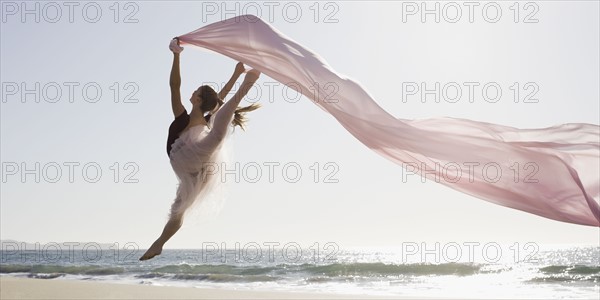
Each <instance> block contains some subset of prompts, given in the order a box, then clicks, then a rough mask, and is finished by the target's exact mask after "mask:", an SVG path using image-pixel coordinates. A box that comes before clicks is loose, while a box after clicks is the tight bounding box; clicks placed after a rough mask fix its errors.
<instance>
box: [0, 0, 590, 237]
mask: <svg viewBox="0 0 600 300" xmlns="http://www.w3.org/2000/svg"><path fill="white" fill-rule="evenodd" d="M35 3H38V5H39V6H38V7H36V6H35V5H34V4H35ZM51 3H55V4H51ZM69 3H75V4H67V3H64V2H31V3H27V4H26V5H27V6H26V7H22V6H21V5H22V2H19V1H16V2H15V1H2V20H1V23H0V24H1V26H2V28H1V31H0V36H1V56H0V58H1V63H0V65H1V77H2V79H1V81H2V103H1V160H2V188H1V189H0V193H1V194H0V195H1V205H0V208H1V209H0V216H1V220H0V225H1V228H0V233H1V238H2V239H16V240H22V241H28V242H40V243H48V242H70V241H96V242H102V243H115V242H118V243H120V244H123V243H126V242H133V243H136V244H138V245H139V247H140V248H146V247H148V246H149V245H150V244H151V242H152V241H154V239H155V238H156V237H157V236H158V234H159V233H160V231H161V230H162V227H163V225H164V223H165V221H166V217H167V213H168V209H169V207H170V205H171V202H172V200H173V199H174V196H175V188H176V184H177V180H176V177H175V174H174V173H173V171H172V169H171V166H170V164H169V160H168V158H167V155H166V151H165V141H166V134H167V128H168V125H169V124H170V122H171V120H172V112H171V108H170V98H169V86H168V76H169V70H170V66H171V59H172V55H171V53H170V51H169V50H168V43H169V40H170V39H171V38H172V37H174V36H178V35H182V34H185V33H187V32H190V31H193V30H195V29H197V28H199V27H202V26H204V25H206V24H209V23H212V22H215V21H219V20H222V19H225V18H228V17H232V16H233V15H236V14H237V15H240V14H245V13H251V14H257V15H259V16H261V17H262V18H263V19H265V20H266V21H268V22H269V23H270V24H272V25H273V26H275V27H276V28H278V29H279V30H280V31H282V32H283V33H285V34H286V35H288V36H289V37H291V38H292V39H294V40H295V41H297V42H299V43H300V44H302V45H304V46H306V47H307V48H309V49H311V50H313V51H315V52H316V53H318V54H319V55H321V56H322V57H323V58H324V59H325V60H326V61H327V62H328V63H329V64H330V65H331V66H332V68H333V69H335V70H336V71H337V72H339V73H341V74H345V75H347V76H349V77H351V78H353V79H355V80H357V81H358V82H360V83H361V84H362V85H363V86H364V87H366V89H367V90H368V91H369V92H370V93H371V94H372V95H373V97H374V98H375V99H376V101H377V102H378V103H379V104H380V105H381V106H382V107H384V108H385V109H386V110H388V111H389V112H391V113H392V114H394V115H395V116H397V117H399V118H403V119H414V118H428V117H438V116H451V117H458V118H468V119H474V120H479V121H485V122H491V123H498V124H503V125H509V126H515V127H520V128H539V127H547V126H552V125H556V124H561V123H592V124H598V123H600V120H599V119H600V115H599V111H600V107H599V99H600V95H599V89H598V82H600V78H599V70H600V68H599V67H600V63H599V52H600V47H599V37H600V32H599V28H600V24H599V19H600V18H599V15H598V14H599V13H598V12H599V4H598V2H597V1H541V2H531V3H532V4H529V5H526V4H525V2H522V3H519V4H518V5H515V4H514V2H513V1H509V2H503V1H498V2H490V3H492V4H491V5H488V6H486V7H485V9H484V4H485V3H481V4H480V5H476V6H469V4H466V3H463V2H454V3H457V5H454V4H450V5H449V4H448V3H446V2H439V4H440V7H439V22H436V20H435V15H433V14H429V15H424V16H422V15H421V9H422V7H421V4H422V3H423V2H407V3H408V4H407V3H405V4H404V6H403V4H402V3H400V2H393V1H385V2H366V1H365V2H354V1H353V2H329V4H327V5H326V4H325V3H321V2H319V3H316V2H313V1H310V2H266V3H263V2H228V3H227V4H223V3H222V2H209V1H205V2H191V1H189V2H183V1H182V2H171V1H145V2H129V3H130V4H129V5H126V4H125V3H119V5H115V4H114V3H115V2H113V1H110V2H102V1H97V2H69ZM426 5H427V6H426V7H425V8H427V9H435V2H427V4H426ZM23 8H25V9H29V10H31V11H33V12H31V13H28V14H22V9H23ZM415 9H416V10H417V11H415ZM457 9H458V10H459V11H460V17H459V15H458V14H457ZM470 9H471V10H472V11H471V10H470ZM497 9H499V10H500V14H499V15H497V14H495V11H497ZM96 12H99V13H98V14H96ZM411 12H414V13H411ZM471 12H472V13H471ZM422 17H424V18H425V19H424V20H422V19H421V18H422ZM36 18H39V20H36ZM470 18H471V21H470ZM496 19H498V20H497V21H496ZM455 20H456V22H454V21H455ZM117 21H118V22H117ZM125 21H126V22H125ZM516 21H518V22H516ZM132 22H133V23H132ZM181 63H182V64H181V69H182V81H183V84H182V88H181V90H182V95H183V100H184V104H185V105H186V106H187V108H188V110H189V108H190V107H191V105H190V104H189V102H188V99H189V95H191V92H192V91H193V90H194V89H196V88H197V87H198V86H199V85H200V84H202V83H206V82H214V83H217V84H223V83H224V82H225V81H226V80H227V79H228V78H229V76H230V75H231V73H232V71H233V68H234V66H235V63H236V62H235V61H233V60H231V59H229V58H227V57H223V56H221V55H219V54H215V53H212V52H208V51H204V50H201V49H198V48H193V47H191V46H187V47H186V49H185V50H184V52H183V53H182V56H181ZM436 82H439V83H440V85H441V86H442V87H443V86H444V85H445V84H447V83H453V82H454V83H458V84H459V85H460V86H463V87H464V89H462V93H463V95H462V98H461V99H460V100H458V101H457V102H456V103H451V102H450V101H446V100H444V99H441V101H439V102H436V101H434V99H433V98H426V99H425V103H423V102H421V100H420V94H417V95H413V96H406V98H405V99H404V101H403V95H402V86H403V83H405V85H406V83H416V84H418V85H421V84H424V85H425V87H426V88H428V89H432V88H434V86H435V83H436ZM468 82H476V83H478V84H479V88H476V90H475V92H476V94H475V96H474V99H473V102H471V101H469V99H468V96H467V92H468V88H467V87H466V85H465V83H468ZM36 83H39V87H38V88H37V91H36ZM487 83H497V84H498V85H499V86H500V87H501V89H502V97H501V98H500V100H499V101H497V102H496V103H489V102H487V101H486V100H485V99H484V98H483V97H481V87H482V86H483V85H485V84H487ZM515 83H517V84H518V87H517V85H515ZM528 83H529V84H528ZM257 86H258V88H257V89H255V90H253V91H252V92H251V93H250V94H249V97H251V98H255V99H259V100H258V102H259V103H261V104H262V106H263V107H262V108H261V109H260V110H258V111H256V112H253V113H251V114H249V118H250V121H249V123H248V128H247V130H246V132H243V131H241V130H236V132H235V133H234V138H233V147H232V149H233V152H234V159H233V161H234V162H239V163H240V165H239V169H238V170H237V171H234V173H237V174H239V175H240V180H239V183H236V182H233V181H234V180H233V176H231V177H228V178H229V180H228V182H229V185H228V187H227V193H228V196H227V199H226V201H225V204H224V207H223V209H222V211H221V212H220V214H219V215H217V216H213V217H211V218H205V217H196V218H190V219H187V220H186V224H185V225H184V227H183V228H182V229H181V230H180V232H179V233H177V235H176V236H175V237H174V238H173V239H172V240H171V241H169V243H168V244H167V245H166V247H167V248H193V247H199V245H200V244H201V243H202V242H217V243H221V242H225V243H228V244H230V245H233V243H235V242H240V243H247V242H250V241H254V242H258V243H262V242H268V241H279V242H297V243H299V244H301V245H302V246H306V247H309V246H311V245H312V244H314V243H315V242H318V243H321V244H323V243H326V242H334V243H337V244H338V245H340V246H341V247H344V246H368V247H379V246H397V245H400V244H401V243H403V242H415V241H434V242H435V241H439V242H447V241H457V242H460V241H484V242H485V241H494V242H499V243H513V242H535V243H540V244H574V243H575V244H598V243H599V242H600V240H599V239H600V238H599V236H600V231H599V229H598V228H593V227H586V226H579V225H572V224H566V223H561V222H557V221H553V220H549V219H545V218H542V217H539V216H536V215H532V214H528V213H524V212H520V211H516V210H513V209H509V208H505V207H501V206H498V205H495V204H491V203H488V202H485V201H482V200H479V199H476V198H473V197H471V196H468V195H465V194H462V193H460V192H457V191H454V190H451V189H449V188H447V187H445V186H442V185H440V184H436V183H434V182H426V183H422V182H421V180H420V178H419V177H417V176H409V178H408V180H404V181H403V179H402V175H403V170H402V168H401V167H400V166H398V165H396V164H394V163H392V162H390V161H387V160H386V159H384V158H382V157H380V156H379V155H377V154H376V153H374V152H373V151H371V150H369V149H368V148H367V147H365V146H364V145H362V144H361V143H360V142H359V141H358V140H356V139H355V138H354V137H353V136H352V135H350V134H349V133H348V132H346V130H345V129H344V128H343V127H342V126H340V125H339V124H338V123H337V122H336V121H335V119H333V118H332V117H331V116H329V115H327V114H326V113H324V112H323V111H322V110H320V109H319V108H318V107H317V106H315V105H314V104H313V103H311V102H310V100H308V99H307V98H305V97H301V98H299V99H296V95H295V94H294V92H293V91H290V90H287V89H286V88H285V87H284V86H283V85H282V84H279V83H277V82H275V81H274V80H272V79H270V78H268V77H267V76H265V75H263V76H262V77H261V78H260V79H259V81H258V83H257ZM27 90H29V91H30V92H27ZM515 90H519V91H520V93H519V96H518V98H515V94H514V91H515ZM57 92H58V93H57ZM97 92H100V93H101V94H98V93H97ZM70 93H73V94H72V95H71V94H70ZM258 93H260V94H258ZM285 93H287V94H285ZM528 95H530V96H531V98H530V102H532V101H534V100H531V99H535V100H537V102H535V103H524V99H525V97H526V96H528ZM126 100H127V101H128V102H133V103H124V101H126ZM23 101H24V102H25V103H23ZM247 103H248V102H246V104H247ZM440 147H443V145H440ZM36 163H39V167H38V168H37V169H36ZM128 163H129V164H128ZM273 163H275V164H278V166H276V167H275V168H274V171H275V172H274V174H272V176H273V177H272V178H273V180H272V182H270V180H269V178H268V172H269V168H268V165H269V164H273ZM286 165H287V166H292V167H295V168H299V169H300V170H301V172H302V174H301V176H299V177H298V178H296V179H297V182H290V181H292V179H294V178H295V177H296V173H295V171H294V170H295V169H294V168H291V169H290V168H288V169H287V170H288V172H287V173H282V170H283V169H284V168H283V167H284V166H286ZM69 166H71V167H72V169H70V167H69ZM84 166H86V169H85V170H87V172H84V171H83V170H84ZM256 166H260V170H261V172H262V177H261V178H260V179H258V180H255V170H256ZM15 168H16V169H15ZM97 169H99V170H101V172H102V174H101V176H99V177H97V176H96V175H97V174H96V170H97ZM27 170H29V171H27ZM57 170H60V172H61V174H60V176H58V175H57V173H56V171H57ZM70 170H73V171H74V172H72V178H69V173H70ZM315 170H319V172H318V175H317V174H316V172H315ZM328 175H329V177H328ZM36 176H39V182H36ZM128 176H129V178H128ZM96 177H97V178H96ZM326 178H329V180H326ZM53 181H56V182H53ZM93 181H96V182H93ZM128 181H133V182H128ZM254 181H256V182H254ZM315 181H316V182H315ZM326 181H333V182H326Z"/></svg>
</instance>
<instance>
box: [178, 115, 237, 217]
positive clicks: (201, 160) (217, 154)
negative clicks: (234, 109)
mask: <svg viewBox="0 0 600 300" xmlns="http://www.w3.org/2000/svg"><path fill="white" fill-rule="evenodd" d="M221 110H222V109H220V110H219V111H221ZM218 115H219V112H217V114H216V115H215V116H213V117H212V118H211V120H210V123H209V125H208V126H206V125H195V126H192V127H190V128H188V129H187V130H186V131H185V132H183V133H182V134H181V135H180V136H179V138H177V140H175V142H174V143H173V146H172V149H171V152H170V155H169V157H170V162H171V166H172V167H173V171H175V174H176V175H177V179H178V180H179V186H178V187H177V197H176V198H175V200H174V202H173V204H172V205H171V210H170V217H172V216H184V215H186V214H187V213H189V212H190V208H192V207H194V208H200V209H201V210H202V211H203V213H215V212H216V211H218V210H219V209H220V207H221V206H222V202H223V201H222V200H223V199H222V198H223V197H224V195H223V193H222V189H223V183H224V181H223V180H221V169H222V168H223V167H225V163H226V157H227V155H226V151H225V147H224V144H226V140H227V136H229V134H228V132H229V130H228V126H227V125H228V124H229V123H230V122H231V121H230V120H231V118H225V119H226V120H225V121H227V120H229V121H228V122H227V123H225V126H221V127H225V128H224V130H222V129H223V128H219V129H221V130H217V131H219V132H220V133H223V131H224V134H218V133H215V132H212V133H211V131H213V130H214V129H213V130H211V128H213V127H214V123H215V120H217V116H218ZM222 119H223V118H222ZM221 123H224V122H223V121H222V122H221ZM221 125H223V124H221ZM198 204H201V205H198ZM194 210H196V209H194Z"/></svg>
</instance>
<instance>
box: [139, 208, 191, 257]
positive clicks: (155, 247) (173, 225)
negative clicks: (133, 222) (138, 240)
mask: <svg viewBox="0 0 600 300" xmlns="http://www.w3.org/2000/svg"><path fill="white" fill-rule="evenodd" d="M182 224H183V215H172V216H171V218H170V219H169V221H168V222H167V224H166V225H165V228H163V231H162V233H161V235H160V237H158V239H156V241H155V242H154V243H153V244H152V246H150V248H149V249H148V251H146V253H144V255H142V257H140V260H147V259H151V258H153V257H154V256H156V255H159V254H160V253H161V252H162V248H163V246H164V245H165V243H166V242H167V241H168V240H169V239H170V238H171V237H173V235H175V233H176V232H177V231H178V230H179V228H181V225H182Z"/></svg>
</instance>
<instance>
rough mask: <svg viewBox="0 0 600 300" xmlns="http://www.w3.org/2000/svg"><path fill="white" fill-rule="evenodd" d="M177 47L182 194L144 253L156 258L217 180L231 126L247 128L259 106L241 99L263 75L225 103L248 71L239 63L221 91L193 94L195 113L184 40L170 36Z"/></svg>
mask: <svg viewBox="0 0 600 300" xmlns="http://www.w3.org/2000/svg"><path fill="white" fill-rule="evenodd" d="M169 49H171V51H172V52H173V66H172V68H171V78H170V85H171V106H172V109H173V115H174V116H175V120H174V121H173V122H172V123H171V126H169V136H168V138H167V154H168V155H169V159H170V161H171V166H172V167H173V170H174V171H175V174H176V175H177V177H178V179H179V187H178V188H177V197H176V199H175V201H174V202H173V205H172V206H171V211H170V215H169V221H168V222H167V224H166V225H165V227H164V229H163V232H162V234H161V235H160V237H158V239H157V240H156V241H155V242H154V243H153V244H152V246H151V247H150V248H149V249H148V251H146V253H144V255H142V257H140V260H147V259H151V258H153V257H154V256H156V255H159V254H160V253H161V252H162V248H163V245H164V244H165V243H166V242H167V241H168V240H169V239H170V238H171V237H172V236H173V235H174V234H175V233H176V232H177V230H179V228H181V225H182V223H183V217H184V214H185V212H186V211H187V210H188V208H190V206H191V205H192V204H193V203H194V202H195V201H196V200H198V199H201V198H203V197H206V195H208V194H209V193H210V191H211V189H212V188H214V186H215V184H216V183H217V178H216V176H215V174H216V173H215V170H216V169H218V168H219V167H220V166H219V165H218V162H219V161H221V160H222V159H221V154H222V153H221V152H222V151H221V148H222V147H221V146H222V144H223V141H224V140H225V137H226V136H227V133H228V127H229V126H228V125H229V124H230V123H232V124H233V125H234V126H236V125H237V126H240V127H242V128H243V125H244V121H245V120H244V116H243V113H245V112H248V111H252V110H255V109H256V108H258V105H250V106H246V107H240V108H238V104H239V103H240V101H241V100H242V98H244V96H245V95H246V94H247V93H248V90H250V88H251V87H252V85H253V84H254V83H255V82H256V80H257V79H258V77H259V75H260V73H259V72H258V71H256V70H251V71H249V72H248V73H247V74H246V76H245V78H244V82H243V83H242V85H241V87H240V89H239V90H238V91H237V92H236V94H235V95H234V96H233V98H231V100H229V101H227V103H224V102H223V100H221V99H223V98H224V97H225V96H226V95H227V94H228V93H229V91H230V90H231V88H232V87H233V85H234V83H235V82H236V80H237V79H238V78H239V76H240V75H241V74H242V73H244V72H245V69H244V65H243V64H242V63H238V64H237V65H236V67H235V72H234V73H233V76H232V77H231V79H230V80H229V81H228V82H227V84H226V85H225V86H224V87H223V89H222V90H221V91H220V92H219V93H218V94H217V93H216V92H215V91H214V90H213V89H212V88H211V87H209V86H206V85H203V86H201V87H200V88H198V89H197V90H196V91H194V92H193V93H192V96H191V98H190V102H191V103H192V110H191V113H190V114H188V113H187V111H186V109H185V107H184V106H183V104H182V103H181V94H180V91H179V88H180V86H181V75H180V74H179V54H180V53H181V51H183V47H181V46H180V45H179V39H177V38H175V39H173V40H172V41H171V44H170V45H169Z"/></svg>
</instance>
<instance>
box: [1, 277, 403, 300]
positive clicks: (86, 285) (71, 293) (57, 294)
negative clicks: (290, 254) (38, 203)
mask: <svg viewBox="0 0 600 300" xmlns="http://www.w3.org/2000/svg"><path fill="white" fill-rule="evenodd" d="M365 298H367V299H398V298H399V297H374V296H369V295H336V294H317V293H295V292H268V291H266V292H263V291H239V290H221V289H209V288H193V287H167V286H148V285H133V284H120V283H107V282H98V281H82V280H65V279H30V278H16V277H9V276H1V277H0V299H3V300H4V299H365Z"/></svg>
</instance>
